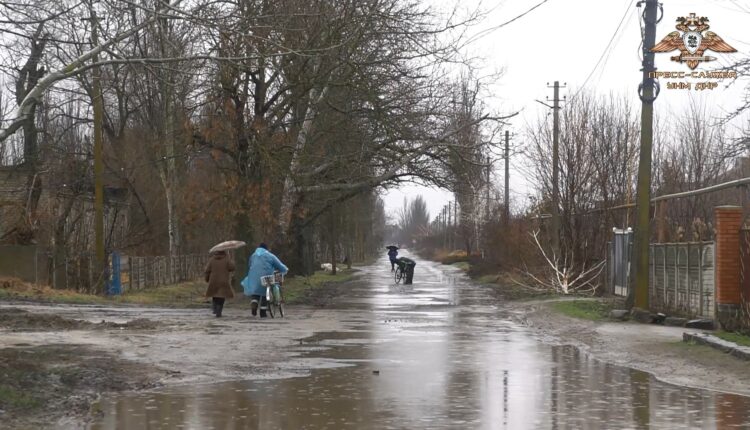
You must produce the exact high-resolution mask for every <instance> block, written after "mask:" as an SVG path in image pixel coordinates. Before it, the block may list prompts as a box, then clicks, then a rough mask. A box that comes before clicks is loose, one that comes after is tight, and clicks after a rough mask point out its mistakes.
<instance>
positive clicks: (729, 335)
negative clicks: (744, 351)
mask: <svg viewBox="0 0 750 430" xmlns="http://www.w3.org/2000/svg"><path fill="white" fill-rule="evenodd" d="M712 334H713V335H714V336H716V337H718V338H720V339H724V340H726V341H728V342H734V343H736V344H737V345H740V346H750V336H746V335H744V334H741V333H734V332H730V331H717V332H716V333H712Z"/></svg>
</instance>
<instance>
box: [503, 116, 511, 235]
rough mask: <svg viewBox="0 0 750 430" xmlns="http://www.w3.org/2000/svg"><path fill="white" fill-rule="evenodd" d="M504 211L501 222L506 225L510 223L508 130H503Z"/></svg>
mask: <svg viewBox="0 0 750 430" xmlns="http://www.w3.org/2000/svg"><path fill="white" fill-rule="evenodd" d="M503 203H505V213H504V216H503V222H504V223H505V226H506V227H508V224H509V223H510V132H509V131H508V130H505V201H504V202H503Z"/></svg>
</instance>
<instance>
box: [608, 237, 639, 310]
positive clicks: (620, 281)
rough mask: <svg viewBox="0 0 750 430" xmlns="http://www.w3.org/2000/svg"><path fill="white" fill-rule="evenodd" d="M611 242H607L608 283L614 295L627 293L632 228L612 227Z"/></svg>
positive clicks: (623, 295)
mask: <svg viewBox="0 0 750 430" xmlns="http://www.w3.org/2000/svg"><path fill="white" fill-rule="evenodd" d="M612 233H613V237H612V242H610V243H609V262H608V264H607V265H608V266H609V285H610V291H611V293H612V294H614V295H616V296H622V297H625V296H627V295H628V285H629V284H630V249H631V248H632V246H633V229H631V228H628V229H622V230H621V229H617V228H613V229H612Z"/></svg>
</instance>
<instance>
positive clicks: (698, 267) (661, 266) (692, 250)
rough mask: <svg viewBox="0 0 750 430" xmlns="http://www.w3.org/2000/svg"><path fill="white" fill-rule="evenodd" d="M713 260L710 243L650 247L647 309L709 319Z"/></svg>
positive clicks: (711, 300)
mask: <svg viewBox="0 0 750 430" xmlns="http://www.w3.org/2000/svg"><path fill="white" fill-rule="evenodd" d="M714 256H715V253H714V243H713V242H686V243H654V244H651V252H650V258H651V264H650V267H649V269H650V274H649V286H650V288H649V295H650V299H649V300H650V302H651V308H652V309H654V310H660V311H664V312H665V313H666V312H677V313H680V314H683V315H686V316H690V317H694V316H703V317H708V318H713V316H714V308H715V296H716V294H715V286H714V285H715V283H714V274H715V272H716V270H715V267H716V265H715V258H714Z"/></svg>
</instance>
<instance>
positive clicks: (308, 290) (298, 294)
mask: <svg viewBox="0 0 750 430" xmlns="http://www.w3.org/2000/svg"><path fill="white" fill-rule="evenodd" d="M356 272H357V270H356V269H338V270H337V271H336V274H335V275H331V274H330V273H328V272H325V271H318V272H315V273H314V274H312V275H310V276H295V277H293V278H289V279H287V280H285V282H284V287H283V288H284V300H285V301H286V303H288V304H301V303H307V302H308V301H309V300H310V298H311V296H313V295H315V293H316V290H320V289H323V288H325V287H327V286H330V285H332V284H340V283H344V282H348V281H350V280H352V278H353V277H354V274H355V273H356Z"/></svg>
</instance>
